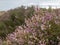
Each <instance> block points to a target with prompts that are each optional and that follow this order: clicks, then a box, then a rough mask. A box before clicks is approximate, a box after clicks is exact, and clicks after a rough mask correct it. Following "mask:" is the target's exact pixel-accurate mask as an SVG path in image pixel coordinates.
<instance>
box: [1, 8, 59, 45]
mask: <svg viewBox="0 0 60 45" xmlns="http://www.w3.org/2000/svg"><path fill="white" fill-rule="evenodd" d="M40 13H41V14H40ZM59 37H60V15H59V14H58V15H57V14H56V13H55V12H54V11H53V12H51V9H50V10H49V11H47V10H45V12H44V11H43V10H41V9H39V10H35V12H34V15H33V16H32V17H31V18H28V19H27V18H25V24H24V25H21V26H17V27H16V29H15V31H14V32H13V33H11V34H8V35H7V37H6V40H5V41H3V43H2V44H3V45H58V43H59V40H60V38H59Z"/></svg>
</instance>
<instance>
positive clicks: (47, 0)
mask: <svg viewBox="0 0 60 45" xmlns="http://www.w3.org/2000/svg"><path fill="white" fill-rule="evenodd" d="M21 5H25V6H30V5H39V6H40V7H45V8H47V7H48V6H49V5H50V6H52V7H53V8H55V7H57V8H60V0H0V11H3V10H9V9H13V8H16V7H19V6H21Z"/></svg>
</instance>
